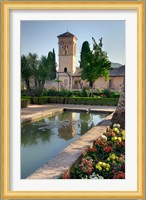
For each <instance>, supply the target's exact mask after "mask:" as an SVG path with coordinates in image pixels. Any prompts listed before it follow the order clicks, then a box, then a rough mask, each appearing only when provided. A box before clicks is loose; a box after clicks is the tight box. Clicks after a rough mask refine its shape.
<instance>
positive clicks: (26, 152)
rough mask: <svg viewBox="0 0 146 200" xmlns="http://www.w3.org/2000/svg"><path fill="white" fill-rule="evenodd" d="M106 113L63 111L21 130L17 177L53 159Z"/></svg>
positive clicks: (24, 175)
mask: <svg viewBox="0 0 146 200" xmlns="http://www.w3.org/2000/svg"><path fill="white" fill-rule="evenodd" d="M105 116H107V114H105V113H99V114H98V113H89V112H69V111H64V112H62V113H58V114H56V115H55V116H52V117H46V118H44V119H41V120H39V121H37V122H33V123H27V124H23V125H22V127H21V178H22V179H24V178H26V177H28V176H29V175H30V174H31V173H33V172H34V171H35V170H37V169H38V168H39V167H41V166H42V165H44V164H45V163H46V162H47V161H49V160H50V159H52V158H53V157H54V156H56V155H57V154H58V153H59V152H60V151H62V150H63V149H64V148H65V147H67V146H68V145H69V144H70V143H72V142H73V141H75V140H77V139H78V138H79V137H80V136H81V135H83V134H84V133H85V132H87V130H89V129H90V128H92V127H93V126H95V125H97V124H98V123H99V122H100V121H101V120H102V119H103V118H105Z"/></svg>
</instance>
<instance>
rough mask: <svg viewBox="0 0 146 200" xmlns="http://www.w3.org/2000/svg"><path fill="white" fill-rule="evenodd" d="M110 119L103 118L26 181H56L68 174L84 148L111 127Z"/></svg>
mask: <svg viewBox="0 0 146 200" xmlns="http://www.w3.org/2000/svg"><path fill="white" fill-rule="evenodd" d="M107 112H108V111H107ZM111 118H112V114H110V115H108V116H107V117H105V118H104V119H103V120H102V121H101V122H100V123H99V124H98V125H96V126H94V127H92V128H91V129H90V130H88V131H87V132H86V133H85V134H84V135H82V136H81V137H80V138H79V139H78V140H76V141H74V142H73V143H71V144H70V145H69V146H67V147H66V148H65V149H63V150H62V151H61V152H60V153H59V154H58V155H57V156H55V158H53V159H52V160H50V161H48V162H47V163H46V164H45V165H43V166H42V167H40V168H39V169H38V170H36V171H35V172H34V173H32V174H31V175H30V176H28V177H27V178H26V179H58V178H60V177H61V176H62V175H63V174H64V173H66V172H70V169H71V168H72V166H73V165H74V164H75V163H76V162H77V161H78V159H79V158H80V157H81V156H82V155H83V154H84V152H85V150H86V148H87V147H89V146H90V147H91V146H92V145H93V142H94V140H95V139H97V138H98V137H99V136H101V135H102V134H103V132H105V130H106V129H107V128H108V127H109V126H110V125H111Z"/></svg>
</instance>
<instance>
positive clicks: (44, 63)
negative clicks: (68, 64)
mask: <svg viewBox="0 0 146 200" xmlns="http://www.w3.org/2000/svg"><path fill="white" fill-rule="evenodd" d="M37 73H38V75H37V81H38V87H39V88H38V89H39V90H43V89H44V84H45V81H46V80H47V79H50V67H49V64H48V59H47V57H46V56H42V57H41V60H40V62H39V67H38V71H37Z"/></svg>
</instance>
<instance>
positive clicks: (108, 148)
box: [103, 146, 113, 153]
mask: <svg viewBox="0 0 146 200" xmlns="http://www.w3.org/2000/svg"><path fill="white" fill-rule="evenodd" d="M103 150H104V151H105V152H106V153H108V152H110V151H112V150H113V149H112V148H111V147H110V146H106V147H105V148H104V149H103Z"/></svg>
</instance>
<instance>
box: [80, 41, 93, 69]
mask: <svg viewBox="0 0 146 200" xmlns="http://www.w3.org/2000/svg"><path fill="white" fill-rule="evenodd" d="M90 53H91V50H90V45H89V42H88V41H85V42H83V44H82V48H81V55H80V68H83V67H84V66H86V65H87V64H88V56H89V55H90Z"/></svg>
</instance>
